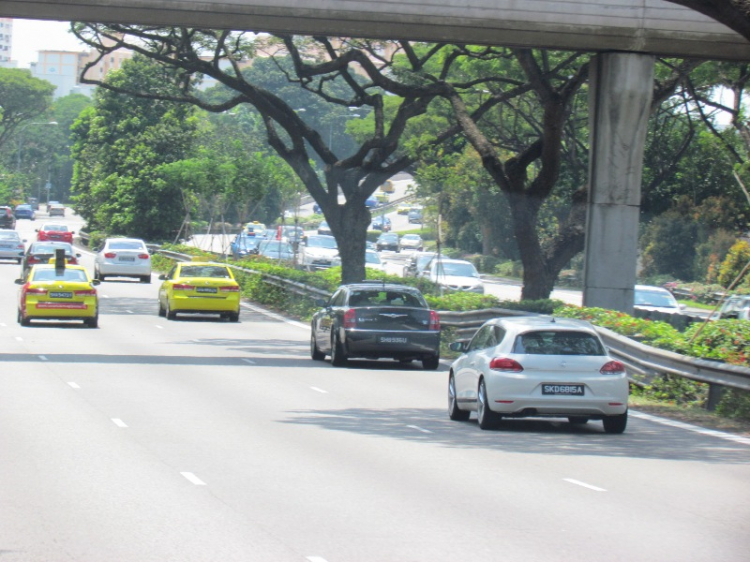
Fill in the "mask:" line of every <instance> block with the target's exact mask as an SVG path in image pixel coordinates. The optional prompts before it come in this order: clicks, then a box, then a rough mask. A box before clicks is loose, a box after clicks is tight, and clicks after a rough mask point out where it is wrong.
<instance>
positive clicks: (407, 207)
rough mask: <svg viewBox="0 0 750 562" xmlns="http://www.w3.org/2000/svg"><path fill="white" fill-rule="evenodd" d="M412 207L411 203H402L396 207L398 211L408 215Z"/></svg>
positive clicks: (400, 213)
mask: <svg viewBox="0 0 750 562" xmlns="http://www.w3.org/2000/svg"><path fill="white" fill-rule="evenodd" d="M411 209H412V204H411V203H401V204H400V205H398V206H397V207H396V213H398V214H399V215H408V214H409V211H411Z"/></svg>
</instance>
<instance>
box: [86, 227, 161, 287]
mask: <svg viewBox="0 0 750 562" xmlns="http://www.w3.org/2000/svg"><path fill="white" fill-rule="evenodd" d="M94 277H95V278H96V279H99V280H101V281H104V280H105V279H106V278H107V277H135V278H137V279H139V280H140V281H141V283H151V254H150V253H149V251H148V248H147V247H146V243H145V242H144V241H143V240H140V239H138V238H107V239H106V240H105V241H104V246H103V247H102V249H101V250H99V251H98V252H97V254H96V256H95V257H94Z"/></svg>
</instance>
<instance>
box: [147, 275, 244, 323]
mask: <svg viewBox="0 0 750 562" xmlns="http://www.w3.org/2000/svg"><path fill="white" fill-rule="evenodd" d="M159 279H161V280H163V281H164V282H163V283H162V284H161V287H159V316H166V317H167V318H168V319H169V320H174V319H175V318H176V317H177V314H178V313H185V314H200V313H208V314H219V315H220V316H221V317H222V318H228V319H229V320H230V321H231V322H238V321H239V319H240V286H239V284H238V283H237V281H235V279H234V275H233V274H232V270H231V269H230V268H229V267H227V266H226V265H224V264H221V263H213V262H198V261H192V262H182V263H178V264H176V265H175V266H174V267H173V268H172V269H171V270H170V271H169V273H167V274H166V275H160V276H159Z"/></svg>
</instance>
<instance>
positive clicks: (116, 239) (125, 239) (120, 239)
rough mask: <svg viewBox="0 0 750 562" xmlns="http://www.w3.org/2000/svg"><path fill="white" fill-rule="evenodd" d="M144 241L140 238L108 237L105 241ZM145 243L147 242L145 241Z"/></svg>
mask: <svg viewBox="0 0 750 562" xmlns="http://www.w3.org/2000/svg"><path fill="white" fill-rule="evenodd" d="M113 241H114V242H143V240H141V239H140V238H107V239H106V240H105V242H113ZM144 244H145V242H144Z"/></svg>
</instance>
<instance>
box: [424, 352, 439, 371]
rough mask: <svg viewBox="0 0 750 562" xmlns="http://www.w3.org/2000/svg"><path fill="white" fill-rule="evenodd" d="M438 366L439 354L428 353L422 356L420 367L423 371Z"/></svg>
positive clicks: (432, 369) (435, 368) (433, 369)
mask: <svg viewBox="0 0 750 562" xmlns="http://www.w3.org/2000/svg"><path fill="white" fill-rule="evenodd" d="M439 366H440V356H439V355H428V356H427V357H423V358H422V368H423V369H424V370H425V371H435V370H437V368H438V367H439Z"/></svg>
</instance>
